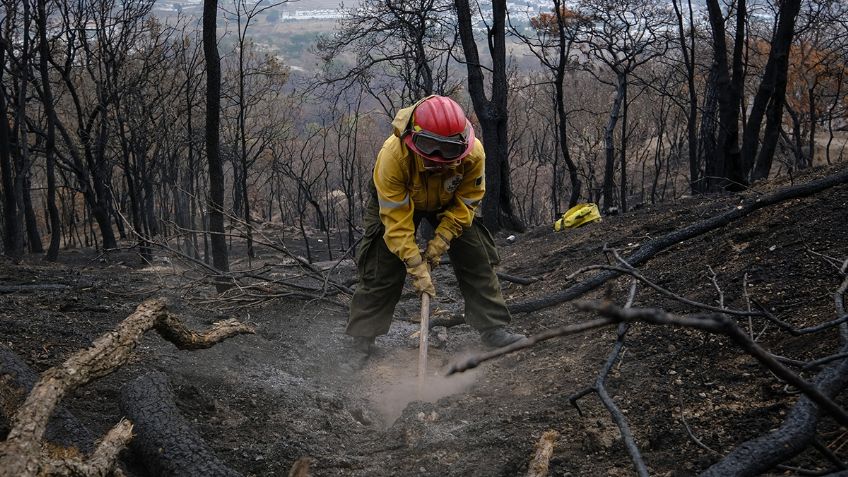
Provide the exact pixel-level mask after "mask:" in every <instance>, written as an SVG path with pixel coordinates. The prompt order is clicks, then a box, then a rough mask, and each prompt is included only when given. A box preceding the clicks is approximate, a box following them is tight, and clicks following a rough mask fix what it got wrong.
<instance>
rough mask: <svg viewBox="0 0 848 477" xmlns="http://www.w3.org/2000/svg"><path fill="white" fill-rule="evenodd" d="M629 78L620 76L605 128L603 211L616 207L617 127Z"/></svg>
mask: <svg viewBox="0 0 848 477" xmlns="http://www.w3.org/2000/svg"><path fill="white" fill-rule="evenodd" d="M626 83H627V77H626V76H625V75H622V74H619V75H618V86H617V88H616V91H615V99H614V100H613V103H612V108H610V113H609V119H608V120H607V125H606V127H605V128H604V152H605V154H606V162H605V163H604V206H603V211H604V212H609V210H610V209H611V208H613V207H615V205H616V201H615V126H616V124H617V123H618V117H619V114H620V113H621V105H622V101H623V100H624V94H625V90H626V88H627V86H626Z"/></svg>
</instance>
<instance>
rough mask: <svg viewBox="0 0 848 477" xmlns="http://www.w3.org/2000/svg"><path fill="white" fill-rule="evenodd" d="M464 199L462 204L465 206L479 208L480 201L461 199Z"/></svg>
mask: <svg viewBox="0 0 848 477" xmlns="http://www.w3.org/2000/svg"><path fill="white" fill-rule="evenodd" d="M460 199H462V203H463V204H465V206H466V207H477V204H479V203H480V201H479V200H473V199H466V198H465V197H460Z"/></svg>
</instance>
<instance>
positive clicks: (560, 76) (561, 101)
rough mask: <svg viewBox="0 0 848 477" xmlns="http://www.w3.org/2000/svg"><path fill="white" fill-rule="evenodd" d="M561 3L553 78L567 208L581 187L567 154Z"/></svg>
mask: <svg viewBox="0 0 848 477" xmlns="http://www.w3.org/2000/svg"><path fill="white" fill-rule="evenodd" d="M560 4H561V2H560V1H559V0H554V12H555V14H556V17H557V30H558V33H559V63H557V68H556V78H555V88H556V108H557V116H558V117H559V121H558V124H557V127H558V131H559V138H558V139H559V149H560V152H562V159H563V160H564V161H565V165H566V167H567V168H568V179H569V181H570V182H571V196H570V197H569V198H568V207H569V208H571V207H574V206H575V205H577V201H579V200H580V190H581V188H582V187H583V185H582V184H581V182H580V176H579V175H578V172H579V171H578V170H577V165H576V164H575V163H574V160H572V159H571V154H570V153H569V152H568V115H567V113H566V111H565V91H564V89H565V88H564V83H565V67H566V65H567V63H568V52H567V49H568V46H567V45H568V40H567V39H566V36H565V19H564V18H563V11H562V8H560ZM556 172H557V171H556V165H555V166H554V174H556ZM558 187H559V178H558V177H556V175H555V176H554V190H556V189H557V188H558ZM554 200H555V202H554V204H559V200H560V199H559V197H555V199H554ZM553 212H554V213H555V214H556V213H557V210H556V207H554V211H553Z"/></svg>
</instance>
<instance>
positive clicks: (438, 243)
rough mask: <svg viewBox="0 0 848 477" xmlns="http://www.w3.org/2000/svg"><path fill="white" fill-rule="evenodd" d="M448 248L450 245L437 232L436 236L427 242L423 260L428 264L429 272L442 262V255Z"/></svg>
mask: <svg viewBox="0 0 848 477" xmlns="http://www.w3.org/2000/svg"><path fill="white" fill-rule="evenodd" d="M449 248H450V243H448V241H447V239H446V238H445V236H444V235H442V234H440V233H439V232H436V236H435V237H433V239H432V240H430V241H429V242H427V250H425V251H424V260H427V263H429V264H430V269H431V270H433V269H435V268H436V267H438V266H439V263H440V262H441V261H442V255H444V254H445V252H447V251H448V249H449Z"/></svg>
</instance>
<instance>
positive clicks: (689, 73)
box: [652, 0, 702, 200]
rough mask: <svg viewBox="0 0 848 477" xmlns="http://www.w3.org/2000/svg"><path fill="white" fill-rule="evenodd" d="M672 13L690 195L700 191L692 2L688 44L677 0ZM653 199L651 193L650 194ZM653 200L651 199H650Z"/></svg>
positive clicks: (673, 2) (690, 2)
mask: <svg viewBox="0 0 848 477" xmlns="http://www.w3.org/2000/svg"><path fill="white" fill-rule="evenodd" d="M672 5H673V6H674V13H675V16H676V17H677V37H678V40H679V42H680V50H681V52H682V53H683V66H684V67H685V68H686V89H687V92H688V95H689V110H688V111H686V135H687V136H686V137H687V144H688V148H689V150H688V153H689V190H690V191H691V192H692V193H697V192H700V191H701V188H702V187H701V182H700V179H701V164H700V162H699V161H698V127H697V121H698V92H697V91H696V90H695V28H694V26H693V25H692V17H693V13H694V12H693V11H692V0H689V2H688V5H689V34H690V37H689V43H688V44H687V42H686V32H685V28H684V26H683V14H682V13H681V12H680V9H681V7H682V2H681V5H680V6H678V3H677V0H672ZM652 197H653V193H652ZM652 200H653V199H652Z"/></svg>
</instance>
